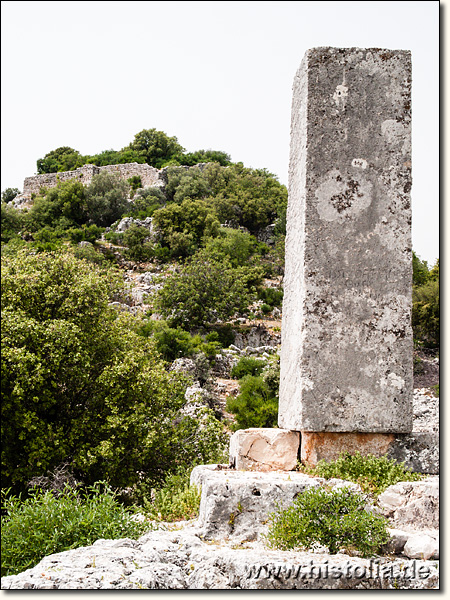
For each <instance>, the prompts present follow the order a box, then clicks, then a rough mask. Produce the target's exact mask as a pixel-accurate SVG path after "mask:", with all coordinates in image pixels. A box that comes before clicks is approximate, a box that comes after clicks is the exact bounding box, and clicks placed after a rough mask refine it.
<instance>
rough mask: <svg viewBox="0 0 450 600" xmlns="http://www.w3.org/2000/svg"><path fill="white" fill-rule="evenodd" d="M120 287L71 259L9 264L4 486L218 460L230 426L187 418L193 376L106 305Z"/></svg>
mask: <svg viewBox="0 0 450 600" xmlns="http://www.w3.org/2000/svg"><path fill="white" fill-rule="evenodd" d="M120 279H121V278H120V277H119V276H116V275H114V274H113V273H111V272H108V273H104V272H103V271H101V270H100V269H99V268H98V267H96V266H95V265H93V264H92V263H88V262H86V261H84V260H78V259H76V258H75V257H74V256H72V255H70V254H66V253H61V254H45V253H42V254H31V255H30V254H28V253H27V252H26V251H20V252H18V253H17V255H15V256H14V255H11V256H10V255H8V256H6V257H4V258H2V356H1V358H2V392H3V403H2V423H1V427H2V438H3V449H2V487H12V488H13V490H12V491H13V492H14V493H18V492H20V491H22V490H24V489H25V488H26V485H27V483H28V482H29V481H30V479H32V478H33V477H36V476H39V475H45V474H46V473H47V472H49V471H51V470H53V469H54V468H55V467H57V466H58V465H60V464H62V463H64V462H68V463H69V464H70V467H71V469H72V471H73V473H74V474H75V476H76V477H77V478H79V479H80V480H81V481H82V482H83V483H85V484H92V483H94V482H95V481H98V480H100V479H108V480H109V481H110V483H111V485H112V486H114V487H115V488H124V487H130V486H131V487H132V486H133V485H135V484H137V483H138V482H139V481H140V480H141V479H142V477H145V478H147V479H148V480H151V481H154V482H157V481H159V480H161V479H162V478H163V477H164V476H165V475H166V473H167V472H168V471H170V470H173V469H174V468H176V467H177V466H179V465H189V464H191V463H192V461H193V459H194V458H195V459H196V460H204V461H210V460H214V456H215V454H216V453H217V449H218V447H219V446H220V444H219V443H218V437H220V436H221V435H222V429H223V427H222V425H221V424H220V423H218V422H217V421H214V420H213V419H209V420H208V419H204V420H203V425H201V424H200V421H199V419H196V418H193V417H190V416H188V415H184V413H183V406H184V403H185V400H184V392H185V389H186V385H187V382H186V380H185V378H184V377H183V376H181V375H180V374H177V373H169V372H167V370H166V369H165V364H164V363H163V362H162V361H161V360H160V358H159V356H158V353H157V351H156V350H155V347H154V343H153V341H152V340H149V339H145V338H144V337H142V336H140V335H138V334H137V333H136V330H137V329H138V326H139V324H140V321H139V320H137V319H136V318H133V317H131V316H130V315H126V314H123V313H120V314H119V313H117V312H116V311H115V310H114V309H113V308H112V307H110V306H108V304H109V302H110V300H111V299H112V298H113V297H114V294H119V293H120V285H119V280H120ZM116 297H117V296H116Z"/></svg>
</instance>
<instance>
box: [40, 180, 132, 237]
mask: <svg viewBox="0 0 450 600" xmlns="http://www.w3.org/2000/svg"><path fill="white" fill-rule="evenodd" d="M129 189H130V188H129V185H128V183H127V182H126V181H122V180H120V179H119V178H118V176H117V175H114V174H111V173H99V174H98V175H94V176H93V177H92V181H91V183H90V184H89V185H88V186H84V185H83V184H82V183H81V182H80V181H77V180H75V179H70V180H68V181H62V182H59V183H58V185H57V186H56V187H54V188H51V189H49V190H48V191H45V192H44V193H43V194H42V195H41V196H38V197H37V198H36V200H35V201H34V204H33V206H32V208H31V211H30V221H31V227H32V231H38V230H39V229H41V228H42V227H45V226H47V227H51V228H52V229H59V230H61V231H64V230H67V229H70V228H74V227H80V226H83V225H85V224H95V225H97V226H99V227H107V226H109V225H111V224H112V223H113V222H114V221H116V220H117V219H119V218H120V217H121V216H122V215H123V214H124V213H125V212H126V211H127V209H128V208H129V201H128V194H129Z"/></svg>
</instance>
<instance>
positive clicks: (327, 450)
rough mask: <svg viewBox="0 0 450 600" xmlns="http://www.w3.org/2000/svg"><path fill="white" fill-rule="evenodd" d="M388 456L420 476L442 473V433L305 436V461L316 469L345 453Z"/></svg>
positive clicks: (301, 450) (321, 434) (306, 433)
mask: <svg viewBox="0 0 450 600" xmlns="http://www.w3.org/2000/svg"><path fill="white" fill-rule="evenodd" d="M357 451H358V452H360V453H361V454H362V455H363V456H365V455H368V454H373V455H375V456H378V457H380V456H387V457H388V458H393V459H395V460H396V461H397V462H404V463H405V466H406V467H408V468H410V469H412V470H413V471H415V472H418V473H427V474H433V475H436V474H438V473H439V434H438V433H422V432H413V433H398V434H394V433H353V432H352V433H323V432H321V433H314V432H309V431H303V432H302V433H301V449H300V457H301V462H302V463H303V464H305V465H309V466H312V467H314V466H316V465H317V463H318V462H319V461H320V460H325V461H326V462H329V461H332V460H336V459H337V458H338V457H339V455H340V454H341V453H343V452H349V453H350V454H355V452H357Z"/></svg>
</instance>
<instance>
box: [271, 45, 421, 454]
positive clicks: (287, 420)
mask: <svg viewBox="0 0 450 600" xmlns="http://www.w3.org/2000/svg"><path fill="white" fill-rule="evenodd" d="M410 189H411V57H410V53H409V52H408V51H403V50H381V49H373V48H371V49H358V48H350V49H338V48H314V49H312V50H309V51H308V52H307V53H306V55H305V57H304V59H303V61H302V63H301V65H300V68H299V70H298V72H297V74H296V77H295V81H294V89H293V103H292V125H291V150H290V172H289V205H288V214H287V238H286V276H285V289H284V305H283V325H282V345H281V384H280V405H279V426H280V427H283V428H285V429H290V430H295V431H301V432H312V433H315V434H317V433H320V434H326V433H329V432H333V433H348V432H351V433H370V434H374V433H378V434H396V433H408V432H410V431H411V430H412V420H413V412H412V395H413V365H412V356H413V344H412V329H411V285H412V283H411V282H412V276H411V275H412V267H411V264H412V263H411V258H412V249H411V203H410ZM322 437H323V436H322ZM382 438H383V436H381V438H380V439H381V442H380V443H381V445H383V444H384V445H385V443H386V441H385V440H383V439H382ZM341 440H342V442H341V443H342V444H343V446H342V449H343V450H345V437H344V438H341ZM370 443H371V444H373V443H374V440H373V436H371V438H370ZM375 445H376V442H375Z"/></svg>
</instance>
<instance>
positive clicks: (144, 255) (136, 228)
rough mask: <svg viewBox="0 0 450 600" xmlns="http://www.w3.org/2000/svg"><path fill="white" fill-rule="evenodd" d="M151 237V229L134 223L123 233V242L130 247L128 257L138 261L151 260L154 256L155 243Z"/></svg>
mask: <svg viewBox="0 0 450 600" xmlns="http://www.w3.org/2000/svg"><path fill="white" fill-rule="evenodd" d="M149 239H150V232H149V230H148V229H147V228H146V227H141V226H140V225H137V224H136V223H133V224H132V225H131V226H130V227H129V228H128V229H127V230H126V231H125V233H124V234H123V243H124V244H125V246H126V247H127V248H128V249H127V250H126V252H125V256H126V258H128V259H130V260H135V261H137V262H140V261H145V260H149V259H150V258H151V257H152V256H153V244H152V243H151V242H150V241H149Z"/></svg>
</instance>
